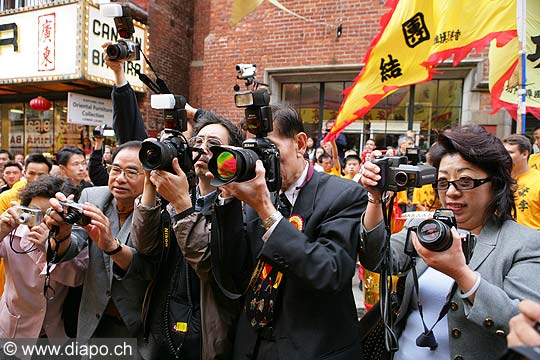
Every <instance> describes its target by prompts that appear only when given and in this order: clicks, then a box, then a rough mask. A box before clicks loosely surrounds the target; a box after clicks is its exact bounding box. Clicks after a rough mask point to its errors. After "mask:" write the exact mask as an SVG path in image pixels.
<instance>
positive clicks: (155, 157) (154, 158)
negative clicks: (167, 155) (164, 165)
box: [145, 148, 161, 167]
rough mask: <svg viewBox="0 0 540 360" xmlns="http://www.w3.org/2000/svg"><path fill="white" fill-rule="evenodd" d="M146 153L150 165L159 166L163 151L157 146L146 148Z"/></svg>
mask: <svg viewBox="0 0 540 360" xmlns="http://www.w3.org/2000/svg"><path fill="white" fill-rule="evenodd" d="M145 155H146V162H147V163H148V165H150V166H152V167H155V166H159V160H160V158H161V152H160V151H159V149H156V148H152V149H148V150H146V153H145Z"/></svg>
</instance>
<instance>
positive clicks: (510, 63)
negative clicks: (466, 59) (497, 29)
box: [489, 1, 540, 119]
mask: <svg viewBox="0 0 540 360" xmlns="http://www.w3.org/2000/svg"><path fill="white" fill-rule="evenodd" d="M526 41H527V44H526V45H527V60H526V68H525V71H526V78H527V81H526V93H527V100H526V105H527V112H529V113H531V114H533V115H534V116H535V117H536V118H538V119H540V2H539V1H527V36H526ZM519 50H520V44H519V42H518V39H517V38H515V39H513V40H512V41H510V42H509V43H508V44H506V45H505V46H503V47H496V46H495V44H492V45H491V46H490V48H489V90H490V92H491V104H492V107H493V112H497V111H498V110H499V109H501V108H505V109H506V110H508V112H509V113H510V115H512V117H513V118H514V119H517V116H518V115H517V109H518V105H517V103H518V90H519V89H520V88H521V82H522V80H521V62H520V55H519V53H518V52H519Z"/></svg>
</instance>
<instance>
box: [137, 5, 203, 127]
mask: <svg viewBox="0 0 540 360" xmlns="http://www.w3.org/2000/svg"><path fill="white" fill-rule="evenodd" d="M134 2H136V3H138V5H139V6H141V7H142V6H143V5H145V4H144V3H146V4H147V5H146V7H147V11H148V24H147V25H148V27H149V39H150V54H149V59H150V62H151V63H152V66H153V67H154V69H155V70H156V72H157V74H158V76H159V77H160V78H161V79H163V80H164V81H165V82H166V83H167V86H168V87H169V89H170V90H171V91H172V92H173V93H174V94H178V95H184V96H186V97H187V98H188V97H189V68H190V63H191V60H192V52H193V12H194V1H193V0H173V1H167V0H141V1H134ZM139 3H141V4H139ZM147 55H148V54H147ZM147 75H148V76H149V77H150V78H152V79H155V78H154V75H153V74H152V73H151V71H150V70H148V72H147ZM150 93H151V92H150V90H148V91H147V95H146V96H141V97H139V102H140V105H141V106H140V108H141V111H142V113H143V118H144V119H145V122H146V127H147V129H149V130H155V129H159V128H160V127H161V124H162V121H161V112H160V111H157V110H153V109H151V108H150Z"/></svg>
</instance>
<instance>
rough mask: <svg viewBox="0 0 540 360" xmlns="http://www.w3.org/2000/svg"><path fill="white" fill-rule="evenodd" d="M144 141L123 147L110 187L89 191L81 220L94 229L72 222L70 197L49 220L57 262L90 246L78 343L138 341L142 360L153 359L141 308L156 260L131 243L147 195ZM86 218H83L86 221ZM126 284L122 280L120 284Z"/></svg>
mask: <svg viewBox="0 0 540 360" xmlns="http://www.w3.org/2000/svg"><path fill="white" fill-rule="evenodd" d="M140 147H141V143H140V142H139V141H130V142H127V143H124V144H122V145H120V146H119V147H118V148H117V149H116V151H115V153H114V154H113V159H112V164H111V165H110V166H109V167H108V172H109V183H108V187H104V186H103V187H92V188H88V189H85V190H84V191H83V193H82V194H81V197H80V199H79V203H80V204H82V214H80V215H81V216H84V217H86V218H85V220H87V221H88V220H89V221H90V223H89V225H86V226H84V229H83V228H82V227H80V226H74V227H73V228H72V225H71V224H69V223H67V221H66V219H65V217H66V213H70V212H79V213H81V210H80V209H79V207H77V206H71V208H70V209H67V208H66V205H65V204H64V205H62V204H61V203H60V202H59V201H66V197H65V196H63V195H62V194H57V198H56V199H51V205H52V208H53V209H54V211H52V212H50V213H49V215H48V216H47V218H46V221H47V225H48V226H49V227H52V226H57V227H58V229H59V230H58V231H57V232H56V234H55V236H54V241H53V242H52V244H51V246H52V248H53V250H56V251H57V252H58V254H57V259H58V260H57V261H58V262H63V261H66V260H69V259H71V258H73V257H74V256H75V255H76V254H78V253H79V252H80V251H82V250H83V249H84V248H85V247H86V246H88V253H89V265H88V270H87V271H86V276H85V280H84V286H83V296H82V300H81V305H80V309H79V321H78V329H77V338H78V339H79V340H80V341H84V342H86V341H88V340H89V339H90V338H91V337H102V338H132V337H139V338H140V339H139V340H140V341H139V354H138V357H139V358H149V356H147V354H146V353H145V352H144V351H145V350H144V349H143V348H142V345H143V342H142V336H141V335H142V331H141V307H142V303H143V299H144V295H145V292H146V289H147V287H148V284H149V282H150V280H151V279H152V278H153V275H154V273H155V259H153V258H148V257H145V256H140V255H139V254H138V252H137V251H136V250H135V249H134V248H133V245H132V241H131V236H130V233H131V219H132V212H133V204H134V201H135V198H136V197H137V196H138V195H140V194H141V193H142V189H143V184H144V176H143V175H144V172H143V170H142V165H141V162H140V160H139V150H140ZM83 219H84V218H83ZM119 280H122V281H119Z"/></svg>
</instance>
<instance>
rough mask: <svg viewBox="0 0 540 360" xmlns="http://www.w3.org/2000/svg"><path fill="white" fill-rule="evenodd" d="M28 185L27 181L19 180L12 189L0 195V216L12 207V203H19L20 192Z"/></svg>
mask: <svg viewBox="0 0 540 360" xmlns="http://www.w3.org/2000/svg"><path fill="white" fill-rule="evenodd" d="M26 183H27V181H26V179H23V180H19V181H17V182H16V183H15V184H13V186H12V187H11V189H9V190H6V191H4V192H3V193H1V194H0V214H3V213H4V211H6V210H7V209H9V208H10V207H11V205H10V204H9V203H10V202H11V201H19V190H20V189H21V188H23V187H25V186H26Z"/></svg>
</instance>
